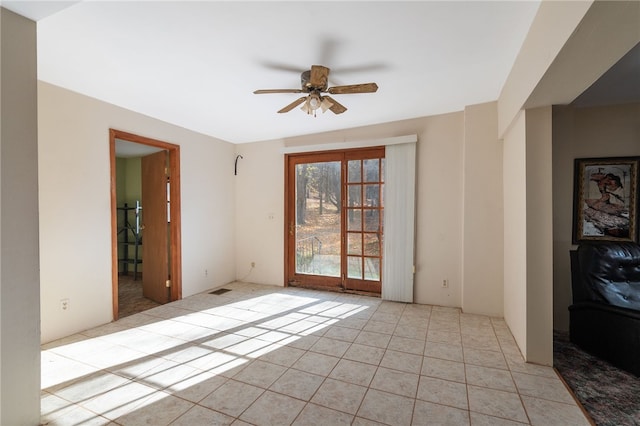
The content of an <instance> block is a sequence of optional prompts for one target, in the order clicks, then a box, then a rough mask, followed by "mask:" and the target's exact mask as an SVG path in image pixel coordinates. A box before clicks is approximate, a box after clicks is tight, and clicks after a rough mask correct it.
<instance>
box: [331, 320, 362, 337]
mask: <svg viewBox="0 0 640 426" xmlns="http://www.w3.org/2000/svg"><path fill="white" fill-rule="evenodd" d="M359 333H360V332H359V331H358V329H355V328H348V327H345V326H344V325H343V323H342V322H339V323H338V324H337V325H336V326H332V327H329V328H328V329H327V332H326V333H324V337H328V338H331V339H335V340H342V341H344V342H353V341H354V340H356V337H358V334H359Z"/></svg>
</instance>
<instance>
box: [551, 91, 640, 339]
mask: <svg viewBox="0 0 640 426" xmlns="http://www.w3.org/2000/svg"><path fill="white" fill-rule="evenodd" d="M624 156H640V104H637V103H636V104H626V105H615V106H602V107H592V108H573V107H559V106H558V107H554V109H553V244H554V247H553V282H554V289H553V290H554V291H553V300H554V310H553V314H554V320H553V326H554V328H555V329H558V330H565V331H566V330H568V329H569V311H568V307H569V305H571V303H572V298H571V270H570V262H569V251H570V250H571V249H572V248H574V247H576V246H574V245H572V243H571V240H572V238H571V237H572V229H573V179H574V175H573V163H574V159H576V158H589V157H624Z"/></svg>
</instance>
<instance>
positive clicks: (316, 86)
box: [253, 65, 378, 116]
mask: <svg viewBox="0 0 640 426" xmlns="http://www.w3.org/2000/svg"><path fill="white" fill-rule="evenodd" d="M329 71H330V70H329V68H327V67H323V66H322V65H312V66H311V69H310V70H308V71H304V72H303V73H302V74H301V75H300V80H301V83H302V88H300V89H263V90H256V91H255V92H253V93H255V94H256V95H262V94H269V93H308V95H307V96H303V97H301V98H298V99H296V100H295V101H293V102H291V103H290V104H289V105H287V106H286V107H284V108H282V109H281V110H280V111H278V113H284V112H289V111H291V110H292V109H294V108H295V107H297V106H298V105H300V104H303V105H302V107H301V108H300V109H301V110H302V111H304V112H306V113H307V114H312V115H313V116H315V115H316V111H317V110H318V109H321V110H322V112H323V113H324V112H326V111H327V110H330V111H331V112H333V113H334V114H342V113H343V112H345V111H346V110H347V108H346V107H345V106H344V105H342V104H340V103H339V102H338V101H336V100H335V99H333V98H332V97H331V96H327V95H323V93H329V94H331V95H344V94H349V93H373V92H375V91H377V90H378V85H377V84H376V83H364V84H350V85H345V86H333V87H328V86H329V84H328V81H329V78H328V77H329Z"/></svg>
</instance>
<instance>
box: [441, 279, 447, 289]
mask: <svg viewBox="0 0 640 426" xmlns="http://www.w3.org/2000/svg"><path fill="white" fill-rule="evenodd" d="M448 287H449V280H448V279H446V278H445V279H444V280H442V288H448Z"/></svg>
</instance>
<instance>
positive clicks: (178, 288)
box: [109, 129, 182, 321]
mask: <svg viewBox="0 0 640 426" xmlns="http://www.w3.org/2000/svg"><path fill="white" fill-rule="evenodd" d="M116 139H121V140H124V141H127V142H133V143H139V144H142V145H148V146H153V147H156V148H160V149H164V150H166V151H168V152H169V174H170V176H171V185H170V187H169V196H170V199H171V201H170V203H169V214H170V217H171V224H172V226H171V227H170V229H171V231H170V235H169V239H170V244H171V259H170V262H171V271H170V272H171V301H174V300H179V299H181V298H182V218H181V213H180V212H181V210H182V209H181V208H180V145H175V144H172V143H169V142H164V141H160V140H157V139H151V138H147V137H144V136H139V135H135V134H132V133H127V132H123V131H120V130H115V129H109V156H110V161H111V282H112V298H113V320H114V321H116V320H117V319H118V216H117V214H118V211H117V207H118V206H117V198H116ZM143 268H144V266H143ZM143 271H144V269H143Z"/></svg>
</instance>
